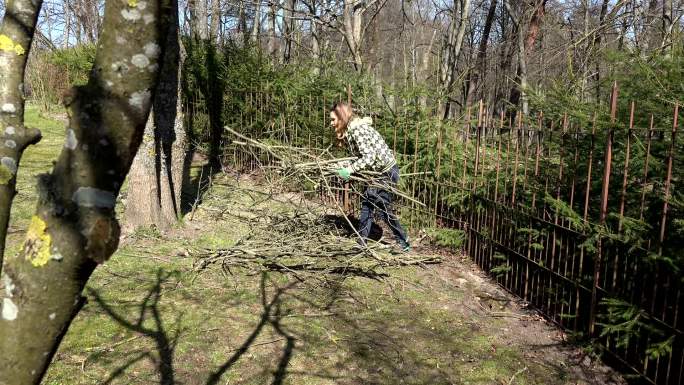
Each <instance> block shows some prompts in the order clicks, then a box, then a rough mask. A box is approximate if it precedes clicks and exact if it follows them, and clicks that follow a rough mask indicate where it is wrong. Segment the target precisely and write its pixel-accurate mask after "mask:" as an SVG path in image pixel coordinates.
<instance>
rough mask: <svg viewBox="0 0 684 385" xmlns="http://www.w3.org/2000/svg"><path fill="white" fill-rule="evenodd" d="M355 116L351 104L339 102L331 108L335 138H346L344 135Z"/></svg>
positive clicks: (331, 123)
mask: <svg viewBox="0 0 684 385" xmlns="http://www.w3.org/2000/svg"><path fill="white" fill-rule="evenodd" d="M353 116H354V112H353V111H352V108H351V106H350V105H349V103H345V102H337V103H335V104H333V105H332V107H331V108H330V126H331V127H332V128H334V129H335V136H336V137H337V140H340V141H341V140H342V139H343V138H344V133H345V132H346V131H347V125H348V124H349V122H350V121H351V119H352V117H353Z"/></svg>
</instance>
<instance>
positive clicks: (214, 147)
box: [207, 43, 224, 170]
mask: <svg viewBox="0 0 684 385" xmlns="http://www.w3.org/2000/svg"><path fill="white" fill-rule="evenodd" d="M220 66H221V63H220V62H219V56H218V52H217V47H216V45H215V44H213V43H210V44H209V45H208V46H207V75H208V79H207V80H208V84H207V99H208V100H207V112H208V114H209V135H210V138H209V141H210V143H209V163H210V165H211V167H212V169H214V170H220V169H221V140H222V136H223V94H224V85H223V82H222V81H221V77H220Z"/></svg>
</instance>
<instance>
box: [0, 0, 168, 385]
mask: <svg viewBox="0 0 684 385" xmlns="http://www.w3.org/2000/svg"><path fill="white" fill-rule="evenodd" d="M172 8H173V7H171V6H170V5H169V3H168V2H167V1H165V0H159V1H141V0H136V1H122V0H108V1H107V2H106V4H105V16H104V21H103V27H102V33H101V34H100V40H99V42H98V50H97V55H96V58H95V63H94V66H93V70H92V72H91V75H90V79H89V82H88V84H87V85H85V86H83V87H79V88H76V89H74V90H73V92H72V93H71V95H69V96H68V97H66V98H65V105H66V107H67V112H68V115H69V123H68V127H67V130H66V131H67V132H66V140H65V144H64V149H63V150H62V153H61V155H60V156H59V159H58V160H57V163H56V164H55V166H54V168H53V170H52V172H51V173H49V174H45V175H42V176H41V177H40V178H39V183H38V190H39V202H38V208H37V211H36V214H35V216H34V218H33V220H32V225H31V227H30V229H29V231H28V233H27V238H26V241H25V242H24V246H23V247H22V251H21V252H20V253H18V255H16V256H13V257H10V258H8V259H7V260H6V261H5V274H6V275H4V276H3V287H4V290H3V292H0V294H1V295H0V296H1V297H2V300H3V303H2V317H0V352H2V354H1V355H0V384H2V385H13V384H17V385H19V384H21V385H25V384H37V383H39V382H40V380H41V378H42V376H43V374H44V373H45V371H46V369H47V366H48V364H49V362H50V360H51V358H52V356H53V355H54V353H55V352H56V350H57V347H58V345H59V342H60V339H61V337H62V335H63V334H64V333H65V332H66V330H67V328H68V326H69V324H70V323H71V321H72V319H73V317H74V316H75V315H76V314H77V313H78V311H79V309H80V307H81V305H82V303H83V301H82V299H81V298H82V297H81V291H82V290H83V287H84V286H85V284H86V282H87V280H88V278H89V277H90V275H91V273H92V271H93V270H94V269H95V267H96V266H97V264H98V263H102V262H104V261H105V260H107V259H108V258H109V257H110V256H111V254H112V253H113V252H114V251H115V250H116V248H117V245H118V241H119V225H118V222H117V220H116V218H115V213H114V203H115V200H116V196H117V195H118V193H119V189H120V187H121V184H122V183H123V180H124V178H125V177H126V174H127V173H128V171H129V169H130V166H131V163H132V161H133V157H134V155H135V153H136V151H137V149H138V146H139V144H140V141H141V139H142V134H143V130H144V127H145V122H146V120H147V117H148V114H149V110H150V106H151V100H152V96H153V94H154V89H155V87H156V84H157V79H158V73H159V67H160V65H159V58H160V57H161V55H162V54H163V52H162V47H163V45H164V42H165V36H166V31H167V28H168V21H169V19H170V17H169V12H176V10H175V9H172Z"/></svg>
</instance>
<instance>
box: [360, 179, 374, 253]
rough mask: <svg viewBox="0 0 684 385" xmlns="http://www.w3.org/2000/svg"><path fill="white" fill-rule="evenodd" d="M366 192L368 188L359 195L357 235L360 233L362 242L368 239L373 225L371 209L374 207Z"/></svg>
mask: <svg viewBox="0 0 684 385" xmlns="http://www.w3.org/2000/svg"><path fill="white" fill-rule="evenodd" d="M367 193H368V190H366V192H365V193H364V194H363V196H362V197H361V213H360V214H359V235H361V238H362V240H363V242H365V241H366V239H368V235H369V234H370V231H371V227H372V226H373V209H374V208H375V207H374V204H373V202H371V201H370V200H369V199H368V197H367ZM359 243H361V240H359Z"/></svg>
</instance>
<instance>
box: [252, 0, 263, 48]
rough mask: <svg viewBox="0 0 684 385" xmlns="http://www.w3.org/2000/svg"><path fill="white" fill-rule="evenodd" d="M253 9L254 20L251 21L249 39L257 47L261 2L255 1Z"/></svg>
mask: <svg viewBox="0 0 684 385" xmlns="http://www.w3.org/2000/svg"><path fill="white" fill-rule="evenodd" d="M255 7H256V8H255V9H254V21H253V22H252V33H251V40H252V43H253V44H254V45H256V46H257V47H259V46H260V44H259V32H260V31H261V13H260V12H261V2H260V1H257V2H256V4H255Z"/></svg>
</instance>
